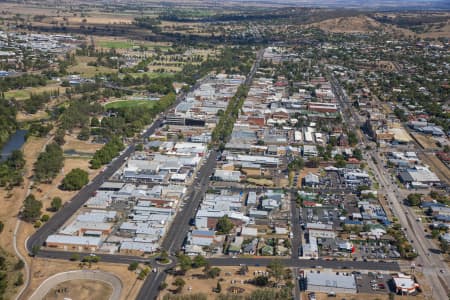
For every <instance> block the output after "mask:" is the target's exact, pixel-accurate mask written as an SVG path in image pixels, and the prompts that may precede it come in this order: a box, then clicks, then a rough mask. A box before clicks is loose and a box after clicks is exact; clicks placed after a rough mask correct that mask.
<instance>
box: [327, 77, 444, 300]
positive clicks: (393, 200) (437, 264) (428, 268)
mask: <svg viewBox="0 0 450 300" xmlns="http://www.w3.org/2000/svg"><path fill="white" fill-rule="evenodd" d="M331 83H332V85H333V90H334V91H335V93H336V95H337V98H338V100H339V102H340V104H341V106H342V108H343V111H344V112H347V113H348V115H347V116H345V117H344V118H343V119H344V120H348V125H349V126H351V128H357V129H359V128H360V117H359V115H358V114H357V112H356V111H355V110H354V109H353V108H352V107H349V105H348V98H347V96H346V95H345V93H344V92H343V91H342V87H341V86H340V85H339V83H338V82H337V80H336V79H334V78H332V80H331ZM360 136H361V138H362V143H363V144H365V145H368V144H369V141H368V140H367V138H366V136H365V135H364V134H360ZM414 150H416V151H417V149H414ZM409 151H411V149H409ZM364 156H365V157H364V158H365V161H366V162H367V164H368V166H369V168H370V169H371V170H373V171H374V175H375V177H376V179H377V181H378V182H379V183H380V185H381V188H382V190H383V192H384V193H385V195H386V199H387V202H388V204H389V206H390V209H391V210H392V212H393V213H394V215H395V216H396V217H397V218H398V220H399V223H400V224H401V226H402V227H403V228H405V229H406V231H407V233H406V236H407V237H408V240H410V241H411V242H412V245H413V247H414V248H415V249H416V251H417V253H418V254H419V256H418V257H417V258H416V259H415V262H414V263H415V265H419V264H420V265H422V266H423V267H422V268H421V271H422V272H423V273H424V275H425V276H424V277H425V279H426V280H427V281H428V285H429V286H430V287H432V291H431V295H429V296H430V297H431V298H432V299H448V292H449V291H448V285H449V284H450V277H449V276H450V273H449V268H448V265H447V263H446V262H445V261H444V260H443V257H442V255H440V253H439V251H433V249H436V248H437V246H436V245H435V244H434V243H433V242H432V241H431V240H430V239H427V238H426V236H425V232H424V228H423V226H422V224H421V223H420V222H417V221H416V219H417V216H416V215H415V213H414V211H413V210H412V209H411V208H409V207H406V206H404V205H403V199H405V198H406V196H407V194H408V193H407V192H406V191H404V190H401V189H400V188H399V187H398V186H397V185H396V184H395V181H394V180H393V178H392V177H391V175H390V174H389V172H387V170H386V169H385V168H384V167H383V166H384V165H385V164H386V162H383V161H382V159H381V157H380V155H379V151H378V150H376V149H374V150H369V151H366V152H365V153H364ZM374 160H375V161H376V163H375V162H374ZM440 270H442V271H443V272H444V273H443V274H442V273H441V272H440ZM444 285H445V286H444Z"/></svg>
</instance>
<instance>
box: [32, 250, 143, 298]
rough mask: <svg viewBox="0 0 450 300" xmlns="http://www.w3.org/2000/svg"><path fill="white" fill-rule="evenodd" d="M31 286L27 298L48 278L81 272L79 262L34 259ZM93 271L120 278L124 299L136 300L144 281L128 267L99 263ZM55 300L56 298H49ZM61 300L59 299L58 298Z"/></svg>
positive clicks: (94, 266) (93, 267)
mask: <svg viewBox="0 0 450 300" xmlns="http://www.w3.org/2000/svg"><path fill="white" fill-rule="evenodd" d="M32 267H33V269H32V273H31V282H30V286H29V288H28V289H27V291H26V293H25V295H24V296H25V298H24V299H27V297H29V296H30V295H31V294H32V292H33V291H34V290H35V289H36V288H37V287H38V286H39V285H40V284H41V283H42V282H43V281H44V280H45V279H46V278H48V277H50V276H52V275H54V274H56V273H60V272H64V271H69V270H79V269H80V267H79V265H78V262H70V261H64V260H49V259H43V258H34V259H33V265H32ZM91 269H98V270H102V271H106V272H110V273H113V274H115V275H116V276H118V277H119V278H120V280H121V281H122V284H123V293H122V299H124V300H125V299H134V298H135V297H136V296H137V294H138V292H139V289H140V287H141V285H142V282H143V281H140V280H137V275H136V274H135V273H133V272H131V271H128V269H127V266H126V265H120V264H107V263H101V262H100V263H99V264H94V265H92V267H91ZM47 299H55V298H47ZM58 299H59V298H58ZM72 299H103V298H95V297H87V298H83V297H81V298H80V297H78V296H77V297H74V298H72Z"/></svg>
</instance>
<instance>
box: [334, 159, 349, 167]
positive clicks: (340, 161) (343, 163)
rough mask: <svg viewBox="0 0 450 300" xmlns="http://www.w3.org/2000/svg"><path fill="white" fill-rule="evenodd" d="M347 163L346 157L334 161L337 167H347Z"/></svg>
mask: <svg viewBox="0 0 450 300" xmlns="http://www.w3.org/2000/svg"><path fill="white" fill-rule="evenodd" d="M346 165H347V162H346V161H345V160H344V159H338V160H336V162H335V163H334V166H335V167H336V168H345V166H346Z"/></svg>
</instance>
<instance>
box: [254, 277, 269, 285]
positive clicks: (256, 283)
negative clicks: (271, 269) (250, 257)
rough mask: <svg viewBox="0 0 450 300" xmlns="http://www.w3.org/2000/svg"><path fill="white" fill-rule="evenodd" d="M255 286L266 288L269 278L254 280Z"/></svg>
mask: <svg viewBox="0 0 450 300" xmlns="http://www.w3.org/2000/svg"><path fill="white" fill-rule="evenodd" d="M254 282H255V285H256V286H266V285H267V284H269V278H267V276H258V277H256V278H255V279H254Z"/></svg>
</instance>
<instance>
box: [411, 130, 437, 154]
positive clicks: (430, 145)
mask: <svg viewBox="0 0 450 300" xmlns="http://www.w3.org/2000/svg"><path fill="white" fill-rule="evenodd" d="M411 135H412V136H413V138H414V139H415V140H416V141H417V142H418V143H419V144H420V146H421V147H422V148H424V149H426V150H429V149H435V148H436V147H437V146H436V142H435V141H434V140H433V139H432V138H430V137H429V136H426V135H423V134H420V133H415V132H411Z"/></svg>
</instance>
